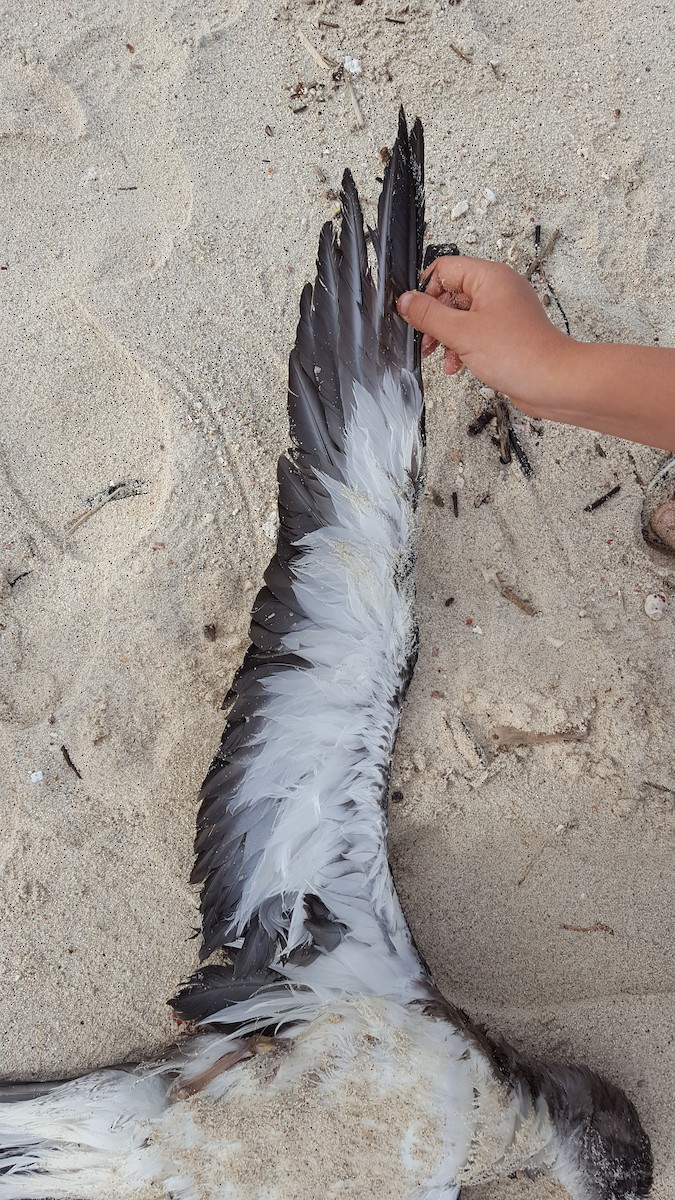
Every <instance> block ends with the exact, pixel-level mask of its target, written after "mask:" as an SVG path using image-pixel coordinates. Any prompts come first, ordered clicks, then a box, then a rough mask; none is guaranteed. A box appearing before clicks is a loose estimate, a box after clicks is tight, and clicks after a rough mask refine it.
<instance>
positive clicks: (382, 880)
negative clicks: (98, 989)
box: [172, 111, 426, 1018]
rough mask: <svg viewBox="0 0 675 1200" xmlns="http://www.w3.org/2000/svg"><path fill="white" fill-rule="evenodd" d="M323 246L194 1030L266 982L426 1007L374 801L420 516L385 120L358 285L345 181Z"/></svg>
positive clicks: (239, 715)
mask: <svg viewBox="0 0 675 1200" xmlns="http://www.w3.org/2000/svg"><path fill="white" fill-rule="evenodd" d="M341 199H342V223H341V230H340V236H339V240H336V236H335V231H334V228H333V226H332V224H327V225H325V226H324V228H323V229H322V232H321V238H320V243H319V255H318V261H317V277H316V282H315V284H314V287H313V288H312V286H311V285H310V284H307V286H306V287H305V289H304V291H303V293H302V298H301V302H300V322H299V325H298V332H297V339H296V344H295V347H294V349H293V351H292V353H291V357H290V375H289V400H288V410H289V418H290V429H291V440H292V449H291V451H290V454H289V456H288V457H282V458H281V459H280V461H279V468H278V478H279V522H280V527H279V536H278V542H277V549H276V554H275V555H274V558H273V559H272V561H271V563H270V565H269V567H268V568H267V571H266V573H265V586H264V587H263V588H262V590H261V591H260V592H259V593H258V596H257V598H256V600H255V604H254V607H253V615H252V621H251V629H250V637H251V645H250V647H249V649H248V651H247V653H246V657H245V659H244V662H243V664H242V666H241V668H240V669H239V671H238V673H237V675H236V677H235V680H234V682H233V684H232V688H231V691H230V693H229V699H231V701H232V708H231V710H230V715H229V719H228V721H227V725H226V727H225V732H224V734H223V739H222V742H221V745H220V749H219V750H218V753H217V755H216V757H215V759H214V761H213V764H212V766H211V769H210V771H209V773H208V776H207V778H206V781H205V783H204V786H203V789H202V793H201V808H200V811H199V817H198V821H197V837H196V842H195V850H196V862H195V867H194V871H193V874H192V879H193V882H196V883H199V884H201V885H202V891H201V911H202V933H203V945H202V949H201V960H202V961H204V959H205V958H207V957H208V956H209V955H211V954H212V953H213V952H214V951H216V950H220V949H222V948H224V947H230V948H232V950H231V953H232V957H233V963H234V965H233V967H232V966H231V967H229V968H226V967H220V968H219V967H216V968H214V967H207V968H205V969H204V970H203V971H202V972H199V973H198V974H197V975H196V976H194V977H193V979H192V980H190V981H188V984H187V985H186V988H185V989H184V990H183V991H182V993H181V994H180V995H179V996H178V997H177V998H176V1000H174V1001H173V1002H172V1003H173V1004H174V1007H175V1008H176V1009H177V1011H178V1012H179V1013H180V1014H181V1015H183V1016H189V1017H191V1018H195V1017H198V1016H199V1017H205V1016H208V1015H212V1014H213V1013H214V1012H215V1011H217V1010H220V1009H222V1008H223V1007H224V1005H226V1004H228V1003H229V1004H233V1003H236V1002H237V1000H243V999H245V998H246V996H248V995H250V994H251V992H252V991H253V990H254V989H255V988H257V987H259V986H261V985H262V984H264V983H265V982H266V981H268V980H269V979H270V978H276V979H277V980H278V979H279V978H280V976H282V977H285V978H286V979H287V980H290V981H291V982H293V983H294V984H295V983H300V984H306V985H308V986H309V987H310V988H312V989H313V990H314V991H319V993H320V994H321V993H323V992H324V991H325V992H326V993H327V994H330V993H331V992H334V991H336V990H339V991H340V992H345V991H347V992H353V993H364V992H365V993H379V994H397V995H405V996H407V997H412V996H413V995H415V994H419V992H420V989H421V988H422V989H423V988H424V982H425V980H426V974H425V969H424V967H423V965H422V964H421V962H420V959H419V957H418V955H417V952H416V950H415V948H414V946H413V943H412V939H411V936H410V933H409V931H408V928H407V925H406V922H405V919H404V917H403V913H402V911H401V908H400V905H399V902H398V898H397V896H396V892H395V889H394V885H393V881H392V877H391V873H390V870H389V864H388V860H387V851H386V795H387V785H388V778H389V772H390V765H391V758H392V753H393V748H394V741H395V737H396V731H397V727H398V722H399V716H400V712H401V705H402V702H403V697H404V694H405V691H406V688H407V685H408V682H409V680H410V677H411V674H412V670H413V667H414V662H415V658H416V644H417V633H416V625H415V618H414V585H413V578H412V571H413V561H414V550H413V545H414V532H415V509H416V504H417V498H418V495H419V491H420V487H421V481H422V470H423V457H424V431H423V424H424V413H423V397H422V380H421V371H420V346H419V338H418V336H417V335H416V334H415V333H414V331H413V330H412V329H411V328H410V327H409V326H408V325H406V323H405V322H404V321H402V320H401V318H400V317H399V316H398V314H397V313H396V308H395V298H396V296H398V295H399V294H400V293H401V292H402V291H405V290H407V289H410V288H414V287H416V286H417V278H418V272H419V269H420V265H421V254H422V236H423V229H424V218H423V209H424V197H423V139H422V128H421V125H420V123H419V121H418V122H416V124H415V126H414V127H413V129H412V131H411V133H410V134H409V133H408V129H407V126H406V122H405V118H404V115H403V112H402V111H401V114H400V117H399V131H398V138H397V141H396V144H395V146H394V149H393V152H392V155H391V158H390V160H389V163H388V165H387V170H386V174H385V179H384V184H383V190H382V195H381V198H380V202H379V208H378V221H377V228H376V229H375V230H372V231H370V236H371V240H372V244H373V246H374V249H375V255H376V258H377V279H376V281H374V280H373V278H372V275H371V271H370V268H369V265H368V255H367V249H366V240H365V236H364V230H363V216H362V212H361V206H360V203H359V199H358V195H357V192H356V188H355V185H354V181H353V179H352V177H351V175H350V174H349V172H347V173H346V174H345V176H344V180H343V185H342V197H341Z"/></svg>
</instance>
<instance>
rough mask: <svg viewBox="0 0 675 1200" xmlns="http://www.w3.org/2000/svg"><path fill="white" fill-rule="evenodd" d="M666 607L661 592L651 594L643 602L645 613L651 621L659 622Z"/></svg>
mask: <svg viewBox="0 0 675 1200" xmlns="http://www.w3.org/2000/svg"><path fill="white" fill-rule="evenodd" d="M667 605H668V601H667V600H666V598H665V596H664V594H663V592H652V593H651V594H650V595H649V596H647V599H646V600H645V612H646V614H647V616H648V617H650V618H651V620H652V621H661V620H662V619H663V616H664V613H665V611H666V608H667Z"/></svg>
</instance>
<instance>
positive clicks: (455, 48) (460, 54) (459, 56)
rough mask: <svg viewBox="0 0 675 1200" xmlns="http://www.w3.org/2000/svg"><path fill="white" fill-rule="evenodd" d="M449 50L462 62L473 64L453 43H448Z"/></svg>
mask: <svg viewBox="0 0 675 1200" xmlns="http://www.w3.org/2000/svg"><path fill="white" fill-rule="evenodd" d="M450 49H451V50H452V52H453V54H456V55H457V57H458V58H461V59H462V61H463V62H465V63H469V65H472V64H473V59H472V58H469V56H468V55H467V54H465V53H464V51H463V50H460V48H459V46H456V45H455V43H454V42H450Z"/></svg>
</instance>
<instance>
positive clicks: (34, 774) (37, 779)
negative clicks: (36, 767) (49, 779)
mask: <svg viewBox="0 0 675 1200" xmlns="http://www.w3.org/2000/svg"><path fill="white" fill-rule="evenodd" d="M43 779H44V775H43V774H42V771H31V773H30V781H31V783H42V780H43Z"/></svg>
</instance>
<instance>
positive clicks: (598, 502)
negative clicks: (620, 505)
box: [584, 483, 621, 512]
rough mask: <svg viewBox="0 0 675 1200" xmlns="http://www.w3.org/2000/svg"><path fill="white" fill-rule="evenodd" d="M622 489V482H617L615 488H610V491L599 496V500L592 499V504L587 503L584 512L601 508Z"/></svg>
mask: <svg viewBox="0 0 675 1200" xmlns="http://www.w3.org/2000/svg"><path fill="white" fill-rule="evenodd" d="M620 491H621V484H620V483H617V484H615V486H614V487H613V488H610V489H609V491H608V492H605V494H604V496H598V498H597V500H592V501H591V503H590V504H587V505H586V507H585V508H584V512H595V510H596V508H601V507H602V505H603V504H606V503H607V501H608V500H611V498H612V496H616V493H617V492H620Z"/></svg>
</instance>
